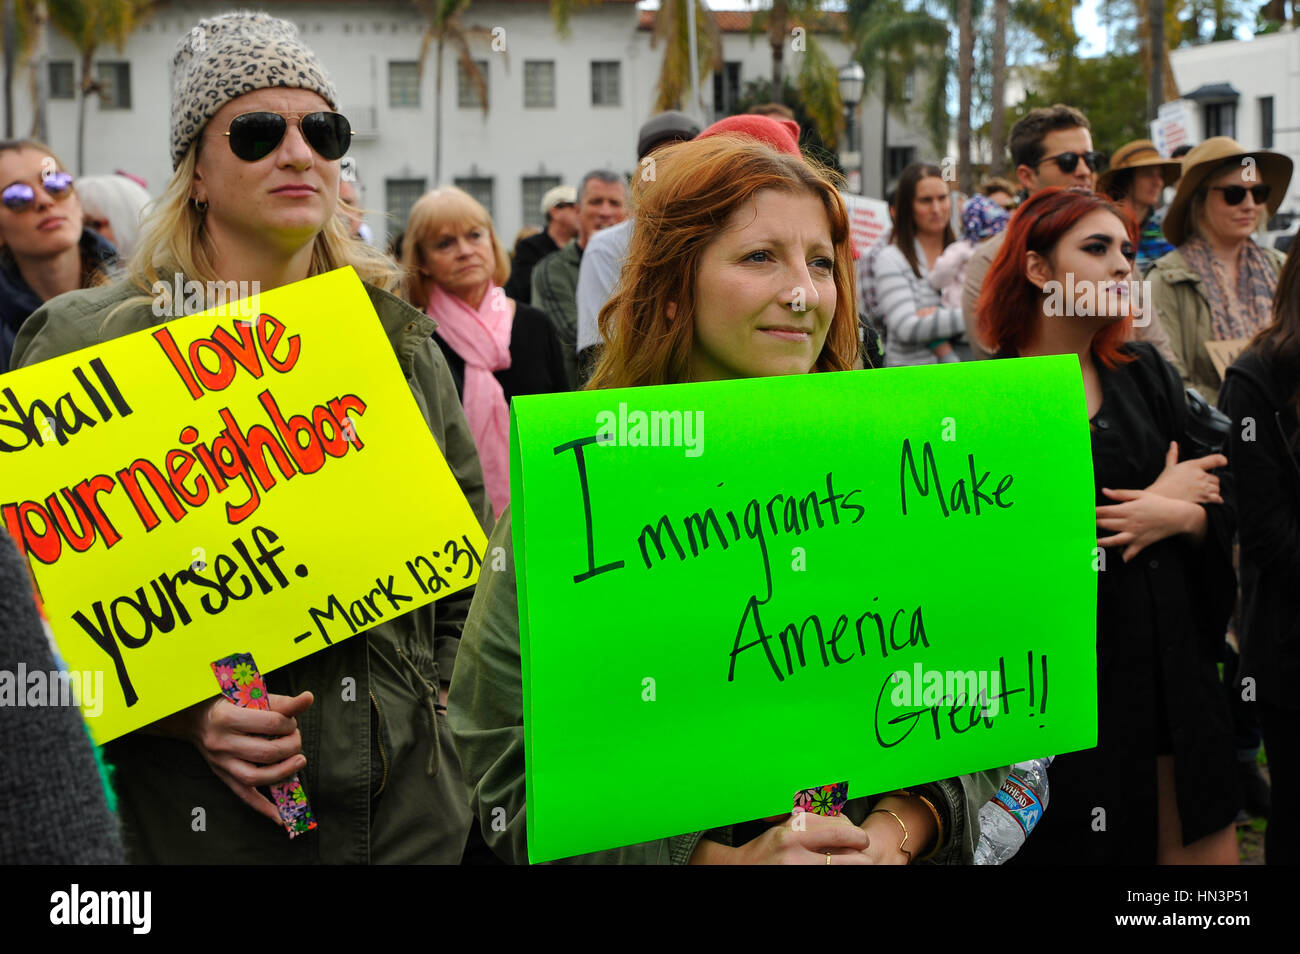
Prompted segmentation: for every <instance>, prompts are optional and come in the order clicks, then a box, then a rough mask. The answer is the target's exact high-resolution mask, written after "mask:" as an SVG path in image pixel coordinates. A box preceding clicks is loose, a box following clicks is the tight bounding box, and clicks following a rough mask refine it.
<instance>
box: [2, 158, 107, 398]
mask: <svg viewBox="0 0 1300 954" xmlns="http://www.w3.org/2000/svg"><path fill="white" fill-rule="evenodd" d="M116 257H117V252H116V251H115V250H114V248H113V246H112V245H111V244H109V242H108V241H107V240H105V239H103V238H101V237H100V236H99V235H98V234H96V233H95V232H94V231H92V230H90V229H87V228H86V227H85V220H84V216H83V213H82V210H81V203H80V202H79V201H78V199H77V194H76V189H75V188H74V186H73V179H72V176H71V174H69V173H67V172H65V171H64V170H63V168H62V165H61V164H60V163H59V161H58V159H57V158H55V156H54V154H53V153H51V152H50V150H49V149H48V148H47V147H45V146H43V145H41V144H40V143H38V142H34V141H32V140H29V139H21V140H5V141H0V373H3V372H5V371H8V370H9V360H10V356H11V355H12V353H13V347H14V339H15V338H16V337H17V335H18V331H19V329H20V328H22V325H23V322H24V321H25V320H26V319H27V316H28V315H30V314H31V313H32V312H34V311H35V310H36V309H37V308H39V307H40V306H41V304H42V303H43V302H46V301H49V300H50V299H51V298H53V297H54V296H56V295H61V294H63V293H64V292H68V291H73V290H74V289H77V288H86V287H89V286H90V285H92V284H95V283H96V282H97V281H98V280H99V278H100V277H101V276H102V275H103V274H104V273H105V272H106V271H107V270H108V269H109V267H110V266H111V265H112V263H113V261H114V260H115V259H116Z"/></svg>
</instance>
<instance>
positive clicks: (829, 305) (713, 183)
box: [448, 136, 1006, 865]
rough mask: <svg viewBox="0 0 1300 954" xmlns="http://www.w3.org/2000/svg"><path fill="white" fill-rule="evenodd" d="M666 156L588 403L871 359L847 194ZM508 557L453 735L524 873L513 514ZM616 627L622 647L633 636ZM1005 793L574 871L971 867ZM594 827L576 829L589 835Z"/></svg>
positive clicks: (933, 787) (488, 817)
mask: <svg viewBox="0 0 1300 954" xmlns="http://www.w3.org/2000/svg"><path fill="white" fill-rule="evenodd" d="M655 155H656V159H657V160H658V170H659V171H658V175H657V177H656V178H655V180H654V182H652V183H650V184H649V185H648V186H647V187H646V188H645V189H644V190H643V191H642V194H641V196H640V199H639V201H638V203H637V217H636V229H635V231H634V232H633V233H632V240H631V245H630V246H629V249H628V258H627V264H626V265H625V266H624V268H623V278H622V281H621V283H620V290H619V292H618V294H616V295H615V296H614V297H613V298H612V299H611V300H610V301H609V302H608V303H607V304H606V305H605V307H604V309H603V310H602V311H601V314H600V329H601V333H602V335H603V336H604V338H605V340H606V341H608V342H609V344H608V346H607V347H606V349H605V351H604V353H603V355H602V357H601V360H600V363H599V364H598V365H597V367H596V370H595V373H594V374H593V376H592V378H591V381H590V382H589V383H588V385H587V387H588V388H589V389H596V388H626V387H642V386H646V385H653V384H679V383H685V382H696V381H725V380H733V379H737V378H758V377H766V376H771V375H785V374H807V373H809V372H820V371H845V370H848V369H849V368H850V367H851V366H852V364H853V362H854V360H855V359H856V358H857V356H858V340H857V315H856V309H855V303H856V296H855V295H854V289H853V258H852V252H851V244H850V241H849V224H848V215H847V213H846V211H845V208H844V203H843V200H842V199H841V198H840V196H839V194H838V193H837V192H836V190H835V187H834V185H832V184H831V182H830V180H829V179H828V178H826V177H825V176H824V175H822V174H821V173H819V172H818V171H816V170H815V169H813V168H812V167H810V166H809V165H808V164H807V163H805V162H804V161H803V160H802V159H800V158H798V157H794V156H788V155H783V154H781V153H778V152H776V151H775V150H773V149H771V148H769V147H768V146H766V145H763V144H760V143H755V142H753V141H752V140H748V139H739V138H734V137H731V136H716V137H711V138H708V139H699V140H695V141H693V142H686V143H681V144H680V145H674V146H669V147H667V148H665V149H664V151H663V152H660V153H656V154H655ZM802 292H806V297H805V295H804V294H802ZM496 547H499V548H501V550H502V551H503V552H504V553H505V555H506V560H505V565H504V566H502V567H497V566H496V565H495V561H493V563H492V564H491V565H489V566H485V567H484V568H483V574H482V576H481V577H480V578H479V583H478V587H477V590H476V593H475V596H474V604H473V607H472V608H471V610H470V615H469V618H468V620H467V621H466V625H465V631H464V633H463V636H462V640H461V646H460V651H459V655H458V656H457V657H456V673H455V676H454V679H453V683H452V687H451V695H450V699H449V703H448V722H449V724H450V725H451V730H452V735H453V737H454V738H455V740H456V750H457V753H458V755H459V756H460V760H461V765H462V767H463V771H464V776H465V779H466V781H467V782H468V783H469V786H470V802H471V807H472V808H473V810H474V811H475V812H476V813H477V814H478V816H479V819H480V823H481V825H482V828H483V834H484V837H485V838H486V840H487V842H488V844H489V846H490V847H491V848H492V849H493V851H495V852H496V853H497V854H498V855H499V856H500V857H501V858H503V859H505V860H508V861H512V862H516V863H524V862H526V861H527V860H528V855H527V850H526V847H525V835H526V829H525V826H526V824H527V807H526V804H525V795H526V792H525V785H524V724H523V723H524V708H523V687H522V677H521V660H520V651H519V603H518V600H517V596H516V589H515V572H514V565H513V561H514V550H513V546H512V536H511V518H510V512H509V510H507V511H506V513H505V514H503V515H502V517H501V520H500V522H499V523H498V524H497V528H496V530H495V531H493V534H492V540H491V542H490V543H489V548H496ZM493 552H495V551H493ZM612 626H613V627H614V629H615V630H617V621H616V620H615V621H614V622H613V623H612ZM773 756H774V757H779V753H773ZM1005 777H1006V772H1005V770H1002V769H995V770H992V771H987V772H975V773H972V774H970V775H963V776H961V777H960V778H942V779H936V780H934V781H933V782H930V783H928V784H922V785H915V786H912V787H911V788H910V789H909V790H908V791H906V792H891V793H886V794H881V795H876V796H871V797H862V798H854V799H851V800H849V802H848V803H847V804H846V805H845V807H844V814H843V815H841V816H838V817H830V818H823V817H821V816H812V815H810V816H808V817H806V818H805V817H804V816H799V817H800V819H801V821H800V822H799V823H798V824H795V823H793V822H792V819H791V817H790V816H784V817H783V818H782V819H777V821H778V822H781V823H778V824H774V823H773V822H772V821H770V820H769V821H758V822H752V821H741V823H740V824H736V825H732V826H728V827H726V828H721V829H715V830H713V831H709V832H689V833H683V834H681V835H677V836H674V837H672V838H665V839H661V840H659V841H653V842H647V843H644V844H640V845H630V846H627V847H624V848H619V849H614V850H611V851H604V852H598V853H595V854H591V855H583V856H581V857H579V858H578V859H575V860H577V861H579V862H581V863H613V864H629V863H652V864H666V863H669V862H671V863H675V864H682V863H686V862H690V863H692V864H766V863H771V864H816V865H829V864H837V865H846V864H894V865H903V864H909V863H910V862H912V861H913V860H915V861H927V860H933V861H935V862H936V863H952V864H959V863H967V864H969V863H970V862H971V859H972V856H973V854H974V849H975V844H976V842H977V841H978V840H979V824H978V814H979V810H980V808H981V807H982V806H983V805H984V804H985V803H986V802H987V801H988V799H989V798H990V797H991V796H992V794H993V793H994V792H995V791H996V790H997V788H998V786H999V785H1001V783H1002V781H1003V779H1005ZM581 823H582V818H581V816H580V815H579V814H575V816H574V824H575V825H579V824H581Z"/></svg>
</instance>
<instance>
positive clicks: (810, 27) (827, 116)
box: [749, 0, 844, 146]
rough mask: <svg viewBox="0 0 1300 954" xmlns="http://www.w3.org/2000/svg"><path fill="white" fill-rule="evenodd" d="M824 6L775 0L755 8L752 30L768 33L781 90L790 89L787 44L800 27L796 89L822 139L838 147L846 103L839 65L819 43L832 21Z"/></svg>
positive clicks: (807, 1) (812, 1)
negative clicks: (843, 97)
mask: <svg viewBox="0 0 1300 954" xmlns="http://www.w3.org/2000/svg"><path fill="white" fill-rule="evenodd" d="M749 2H751V3H752V2H753V0H749ZM822 7H823V4H822V3H821V2H819V0H771V6H770V7H768V8H766V9H763V10H757V11H755V13H754V18H753V20H752V21H751V22H750V32H751V35H752V34H757V33H758V32H759V31H762V30H766V32H767V38H768V44H769V45H770V46H771V48H772V85H771V88H772V89H773V90H778V91H779V90H784V89H785V88H786V67H785V48H786V44H787V43H790V42H791V39H792V36H793V33H794V30H795V28H799V30H800V31H801V32H800V35H799V45H798V46H797V47H796V48H795V51H796V52H798V53H800V54H802V55H801V57H800V60H799V70H798V72H797V73H796V74H795V77H794V88H795V91H796V93H797V95H798V96H799V98H800V100H801V101H802V103H803V106H804V110H805V111H806V113H807V114H808V116H809V118H811V120H812V121H813V124H814V125H815V126H816V127H817V132H818V134H819V135H820V136H821V138H822V140H823V141H824V142H825V143H826V144H827V145H829V146H834V145H835V144H836V143H837V142H838V140H839V133H840V130H841V129H842V128H843V125H844V103H843V101H842V100H841V99H840V87H839V67H838V66H836V64H834V63H832V62H831V59H830V57H829V56H828V55H827V54H826V51H825V50H824V49H822V46H821V44H820V43H818V42H817V37H816V32H817V31H819V30H820V31H825V30H826V28H827V26H828V23H829V20H828V17H827V14H826V13H825V12H824V11H823V10H822Z"/></svg>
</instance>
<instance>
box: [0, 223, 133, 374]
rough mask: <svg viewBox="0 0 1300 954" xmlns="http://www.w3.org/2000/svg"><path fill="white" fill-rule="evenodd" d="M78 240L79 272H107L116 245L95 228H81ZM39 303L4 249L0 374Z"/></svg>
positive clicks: (0, 260) (0, 268)
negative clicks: (16, 340) (80, 269)
mask: <svg viewBox="0 0 1300 954" xmlns="http://www.w3.org/2000/svg"><path fill="white" fill-rule="evenodd" d="M80 244H81V263H82V272H83V273H107V271H108V269H109V268H110V267H111V266H112V265H113V263H114V262H115V261H116V260H117V249H115V248H113V246H112V245H111V244H110V243H109V241H108V240H107V239H105V238H103V237H102V236H101V235H100V234H99V233H98V232H95V231H93V230H91V229H82V232H81V241H80ZM42 304H44V302H42V301H41V298H40V296H39V295H37V294H36V292H34V291H32V288H31V286H30V285H28V284H27V279H25V278H23V274H22V272H20V271H19V270H18V263H17V262H15V261H14V259H13V256H12V255H10V254H8V253H7V252H6V253H4V254H3V255H0V374H4V373H5V372H6V371H8V370H9V360H10V358H11V357H12V355H13V351H14V339H16V338H17V337H18V330H19V329H20V328H22V326H23V322H24V321H26V320H27V316H28V315H30V314H31V313H32V312H34V311H35V310H36V309H37V308H40V307H41V305H42Z"/></svg>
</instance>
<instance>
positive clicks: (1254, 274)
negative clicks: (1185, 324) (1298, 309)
mask: <svg viewBox="0 0 1300 954" xmlns="http://www.w3.org/2000/svg"><path fill="white" fill-rule="evenodd" d="M1179 251H1180V252H1182V253H1183V258H1185V259H1187V264H1188V265H1190V266H1191V268H1192V271H1194V272H1196V273H1197V274H1198V275H1200V276H1201V279H1202V283H1203V287H1204V288H1205V296H1206V298H1208V299H1209V301H1210V314H1211V315H1212V316H1213V319H1214V323H1213V327H1214V331H1213V334H1214V340H1215V341H1232V340H1234V339H1237V338H1253V337H1254V336H1255V334H1256V333H1257V332H1258V331H1259V330H1260V329H1262V328H1264V327H1266V326H1268V325H1269V324H1271V323H1272V321H1273V296H1274V294H1275V293H1276V292H1277V273H1276V272H1275V271H1274V270H1273V262H1272V260H1271V259H1270V258H1269V257H1268V255H1266V254H1265V253H1264V250H1263V249H1262V248H1260V247H1259V246H1258V245H1256V244H1255V242H1254V241H1253V240H1251V241H1247V242H1246V244H1245V245H1244V246H1242V249H1241V252H1240V253H1238V255H1237V287H1236V289H1235V290H1236V296H1235V298H1234V297H1233V296H1232V295H1230V294H1229V293H1228V288H1229V285H1230V284H1231V283H1230V282H1229V280H1228V269H1227V268H1226V267H1225V266H1224V264H1223V263H1222V262H1220V261H1219V259H1218V258H1217V257H1216V256H1215V254H1214V250H1213V249H1212V248H1210V243H1209V242H1207V241H1205V239H1203V238H1201V237H1200V236H1193V237H1192V238H1189V239H1188V240H1187V241H1186V242H1184V243H1183V245H1182V246H1181V247H1180V248H1179Z"/></svg>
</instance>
